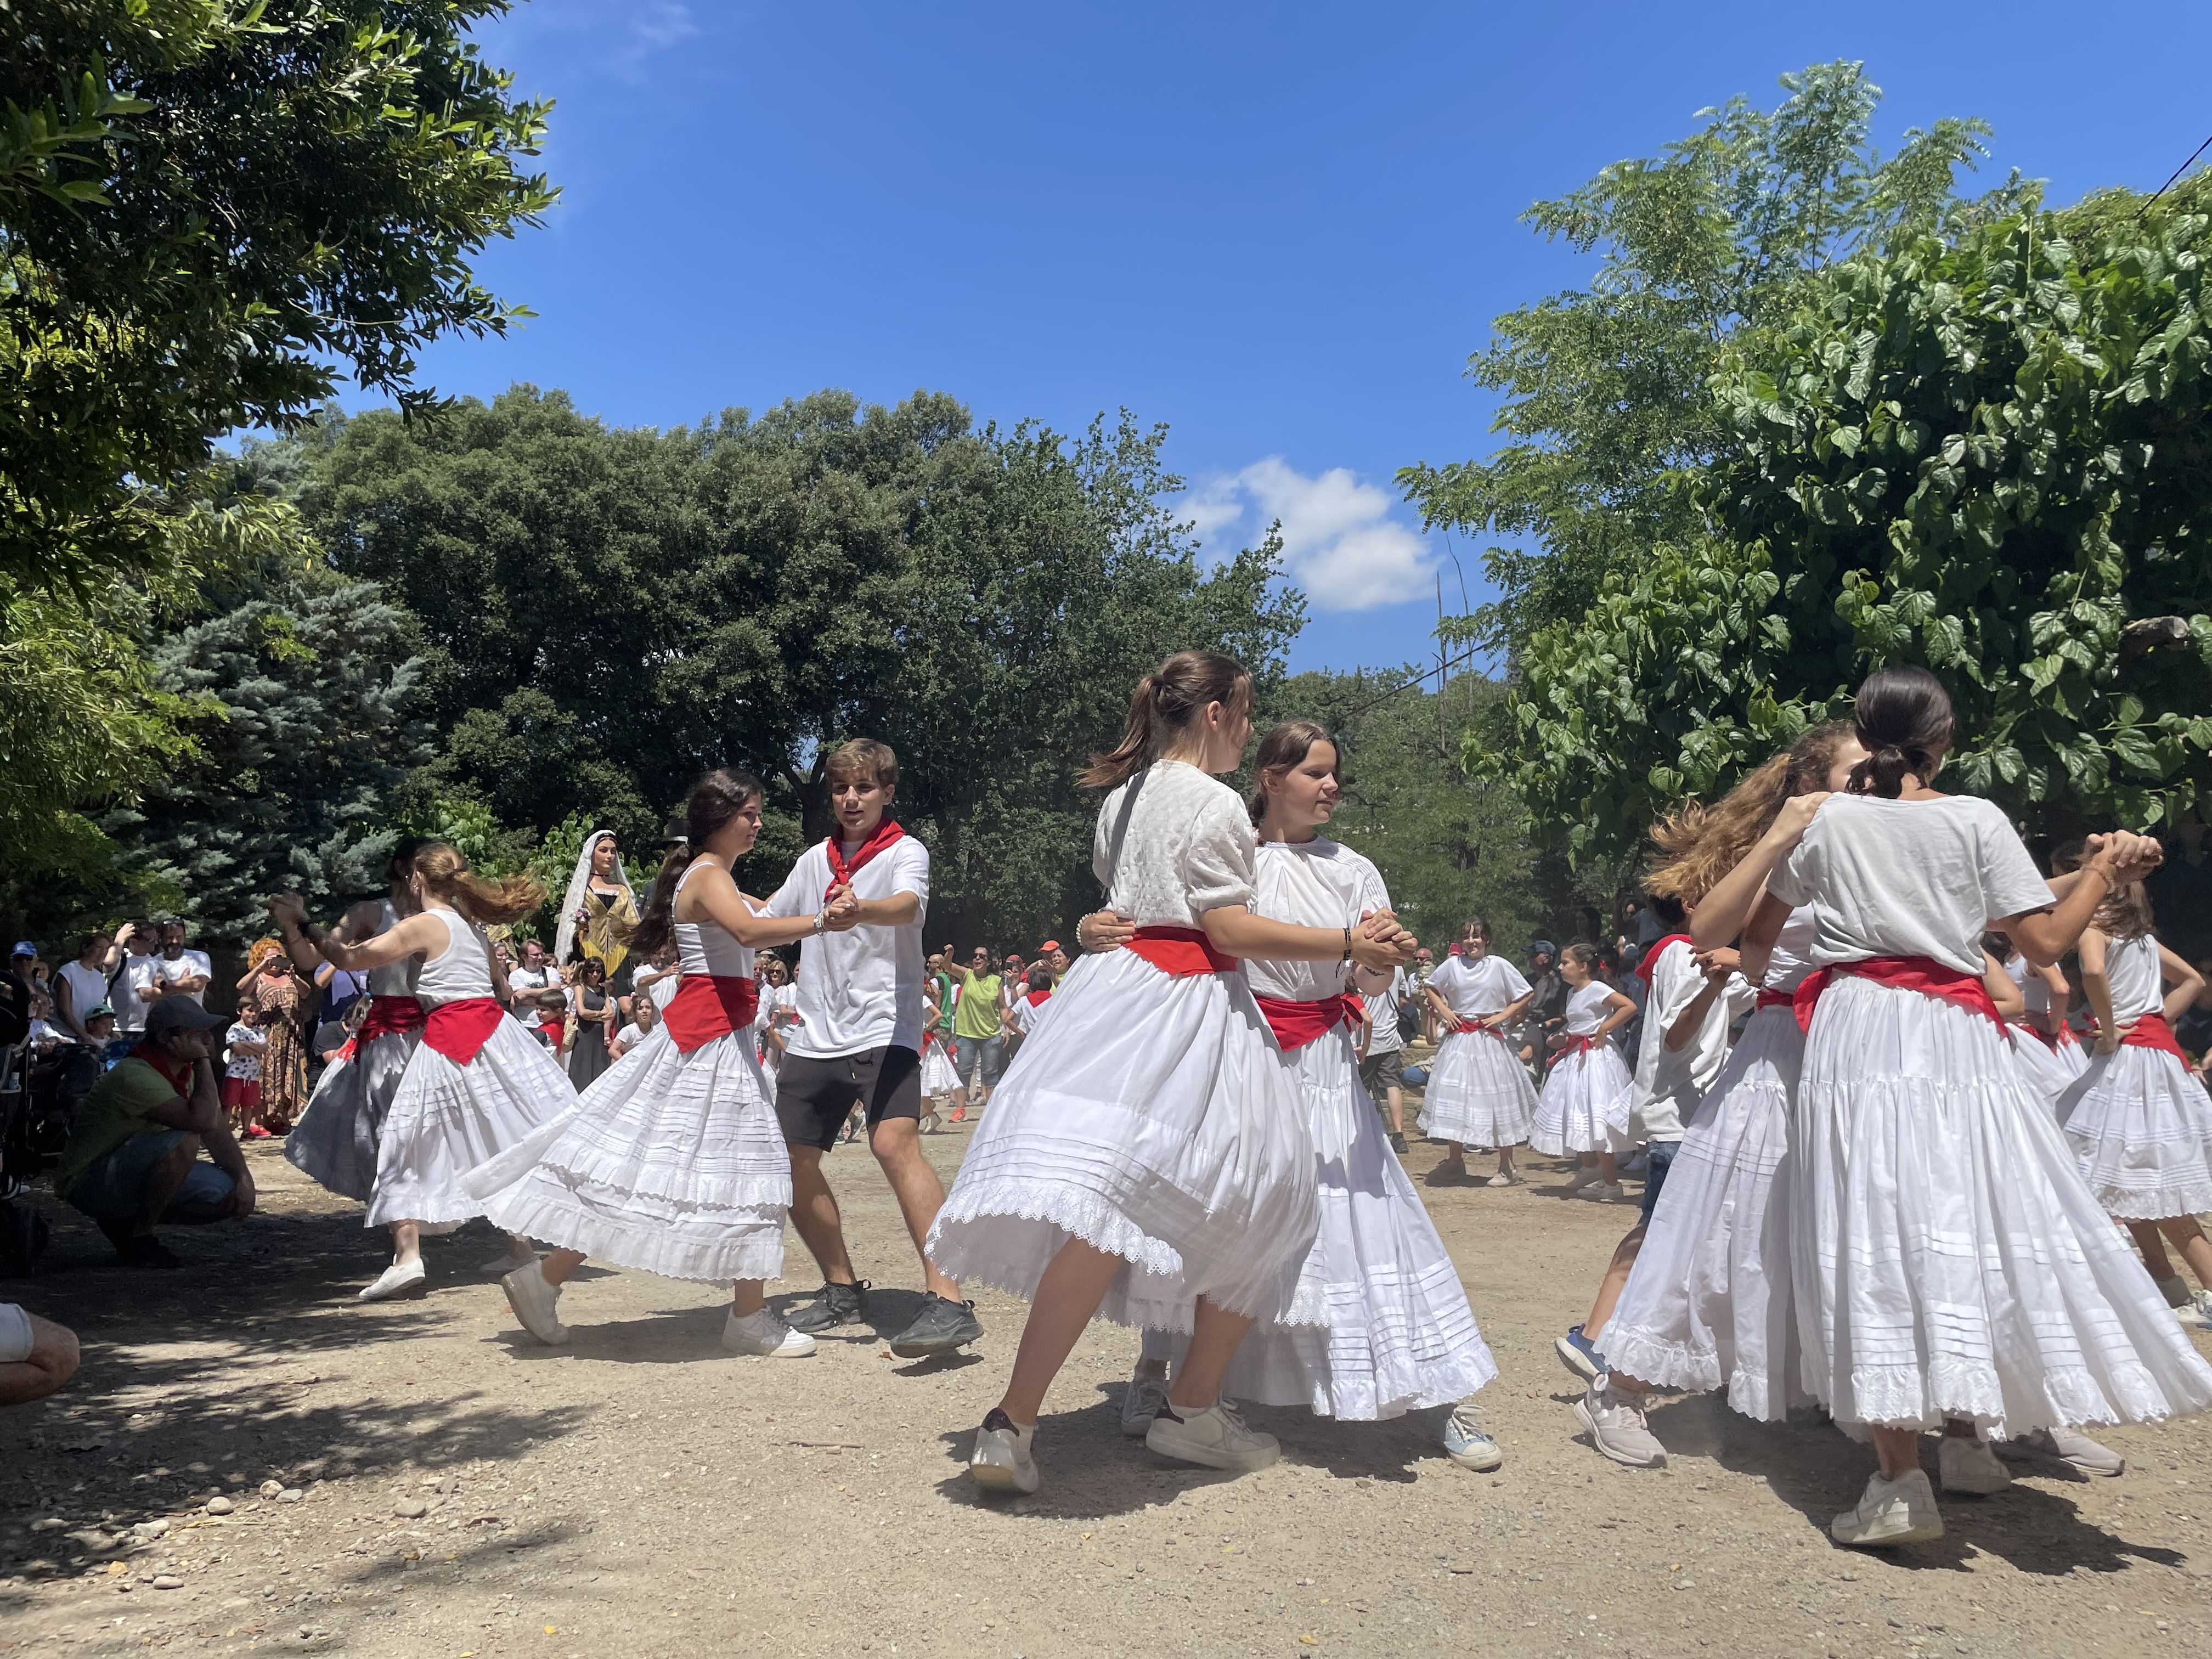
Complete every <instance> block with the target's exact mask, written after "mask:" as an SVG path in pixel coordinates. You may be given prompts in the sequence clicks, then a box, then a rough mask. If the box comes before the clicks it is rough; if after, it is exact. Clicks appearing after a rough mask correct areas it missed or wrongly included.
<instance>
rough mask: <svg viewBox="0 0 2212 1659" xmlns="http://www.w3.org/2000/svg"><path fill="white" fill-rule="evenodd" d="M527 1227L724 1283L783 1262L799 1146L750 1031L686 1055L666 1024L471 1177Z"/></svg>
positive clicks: (510, 1226) (492, 1212) (521, 1230)
mask: <svg viewBox="0 0 2212 1659" xmlns="http://www.w3.org/2000/svg"><path fill="white" fill-rule="evenodd" d="M463 1184H464V1185H465V1187H466V1188H467V1189H468V1191H469V1193H470V1194H471V1195H472V1196H474V1197H477V1198H479V1199H481V1200H483V1205H484V1213H485V1214H486V1215H487V1216H489V1217H490V1218H491V1219H492V1221H493V1222H494V1223H495V1224H496V1225H499V1226H501V1227H504V1228H505V1229H506V1230H507V1231H508V1232H511V1233H513V1234H515V1235H517V1236H518V1237H526V1238H535V1239H538V1240H540V1241H542V1242H543V1243H547V1244H553V1245H557V1246H560V1247H562V1248H563V1249H571V1250H580V1251H582V1252H583V1253H584V1254H585V1255H587V1256H590V1257H592V1258H593V1259H594V1260H595V1261H603V1262H606V1263H608V1264H610V1265H611V1266H613V1267H635V1268H636V1269H638V1270H639V1271H641V1272H643V1273H659V1274H660V1275H661V1276H662V1277H663V1278H665V1279H694V1280H697V1281H699V1282H701V1283H704V1284H724V1283H726V1282H728V1281H729V1280H731V1279H775V1278H777V1277H778V1276H780V1275H781V1273H782V1272H783V1222H784V1216H785V1213H786V1212H787V1210H788V1209H789V1208H790V1206H791V1156H790V1154H789V1153H788V1152H786V1151H785V1149H784V1144H783V1132H782V1130H781V1128H780V1127H778V1125H777V1122H776V1115H775V1106H774V1104H773V1103H771V1101H770V1098H769V1087H768V1083H767V1080H766V1079H764V1078H763V1076H762V1074H761V1069H760V1064H759V1062H758V1061H757V1060H756V1059H755V1058H754V1055H753V1034H752V1032H751V1031H750V1030H743V1031H733V1032H732V1033H730V1034H729V1035H728V1036H720V1037H716V1038H715V1039H714V1041H713V1042H707V1043H702V1044H701V1045H700V1046H699V1047H698V1048H695V1049H693V1050H692V1051H691V1052H690V1054H683V1053H680V1052H679V1051H678V1048H677V1047H676V1042H675V1039H674V1038H672V1037H671V1036H669V1035H668V1028H667V1027H665V1026H655V1027H654V1028H653V1030H651V1031H650V1032H648V1033H647V1036H646V1039H645V1041H644V1042H641V1043H639V1044H638V1046H637V1047H636V1048H634V1049H632V1050H631V1051H630V1052H629V1054H624V1055H623V1057H622V1058H621V1059H620V1060H617V1061H616V1062H615V1064H614V1065H613V1066H611V1068H610V1069H609V1070H608V1071H606V1072H605V1073H604V1074H603V1075H601V1076H600V1077H599V1079H598V1080H597V1081H596V1082H594V1083H593V1084H592V1085H591V1087H590V1088H588V1089H586V1090H585V1091H584V1092H583V1094H582V1095H581V1096H580V1097H579V1098H578V1100H577V1101H576V1103H575V1104H574V1107H572V1108H571V1109H569V1110H568V1111H567V1112H564V1113H562V1115H561V1116H559V1117H558V1118H556V1119H555V1120H554V1121H552V1122H550V1123H549V1124H547V1125H546V1126H545V1127H544V1128H542V1129H540V1130H539V1131H538V1133H536V1134H534V1135H532V1136H531V1137H530V1138H529V1139H526V1140H524V1141H521V1142H519V1143H518V1144H517V1145H515V1146H513V1147H511V1148H509V1149H508V1150H507V1152H503V1153H501V1155H500V1156H499V1157H497V1158H493V1159H491V1160H490V1161H489V1162H488V1163H486V1164H483V1166H482V1167H481V1168H479V1169H477V1170H471V1171H470V1173H469V1175H468V1176H467V1177H466V1179H465V1182H464V1183H463Z"/></svg>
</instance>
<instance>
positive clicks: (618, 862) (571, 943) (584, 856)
mask: <svg viewBox="0 0 2212 1659" xmlns="http://www.w3.org/2000/svg"><path fill="white" fill-rule="evenodd" d="M613 833H614V831H613V830H611V829H594V830H592V833H591V834H590V835H588V836H585V837H584V850H583V851H582V852H580V853H579V854H576V872H575V874H574V875H572V876H570V877H569V878H568V893H567V895H566V896H564V897H562V901H561V926H560V928H559V931H557V932H556V933H555V934H554V935H553V965H554V966H555V967H556V968H565V967H566V966H568V957H569V953H570V952H571V951H574V949H575V948H576V912H577V911H578V910H579V909H580V908H583V903H584V889H585V888H586V886H587V885H588V884H590V882H591V879H592V848H594V847H597V846H598V845H599V842H601V841H603V840H605V838H606V837H607V836H611V835H612V834H613ZM614 879H615V884H616V885H617V886H620V887H625V888H629V894H630V900H631V902H633V903H635V902H636V899H637V890H636V889H635V888H634V887H630V885H629V875H628V873H627V872H624V871H623V861H622V854H620V853H617V854H615V867H614Z"/></svg>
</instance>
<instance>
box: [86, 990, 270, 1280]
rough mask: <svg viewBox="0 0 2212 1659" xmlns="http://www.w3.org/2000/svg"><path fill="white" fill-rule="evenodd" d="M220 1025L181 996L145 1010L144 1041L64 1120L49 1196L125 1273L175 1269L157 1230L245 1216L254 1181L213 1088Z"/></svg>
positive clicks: (218, 1017) (220, 1019)
mask: <svg viewBox="0 0 2212 1659" xmlns="http://www.w3.org/2000/svg"><path fill="white" fill-rule="evenodd" d="M228 1023H229V1019H228V1016H227V1015H223V1014H216V1013H210V1012H208V1011H207V1010H206V1009H205V1008H203V1007H201V1006H199V1004H197V1002H194V1001H193V1000H191V998H190V997H188V996H182V995H179V996H167V997H163V998H162V999H161V1000H159V1001H158V1002H156V1003H155V1004H154V1005H153V1006H151V1007H150V1008H149V1009H148V1010H147V1011H146V1033H145V1036H144V1037H143V1040H142V1041H140V1042H138V1043H137V1044H136V1045H135V1046H134V1047H133V1048H131V1052H130V1054H128V1055H126V1056H125V1058H124V1059H122V1060H118V1062H117V1063H116V1065H115V1066H114V1068H113V1069H112V1070H111V1071H109V1072H108V1073H106V1075H104V1076H103V1077H101V1079H100V1081H99V1082H97V1083H95V1084H94V1085H93V1086H92V1092H91V1093H90V1094H88V1095H87V1096H86V1097H84V1099H83V1100H82V1101H81V1102H80V1103H78V1105H77V1109H76V1116H75V1117H73V1118H72V1119H71V1120H70V1136H69V1144H68V1145H67V1146H64V1147H63V1148H62V1162H61V1168H60V1169H58V1170H56V1171H55V1172H54V1192H55V1194H56V1195H57V1196H58V1197H60V1198H62V1199H64V1200H67V1201H68V1202H69V1203H70V1204H71V1205H74V1206H76V1208H77V1209H79V1210H82V1212H84V1213H85V1214H87V1215H88V1216H90V1217H91V1218H93V1219H94V1221H96V1222H98V1223H99V1224H100V1231H101V1232H103V1233H105V1234H106V1236H107V1238H108V1242H109V1243H112V1244H113V1245H114V1246H115V1249H116V1250H117V1252H118V1254H119V1255H121V1256H122V1258H123V1260H124V1261H125V1262H126V1263H128V1264H129V1265H131V1267H179V1266H180V1265H182V1264H181V1263H180V1262H179V1261H178V1259H177V1257H176V1256H175V1255H173V1254H172V1253H171V1252H170V1250H169V1249H168V1247H167V1245H165V1244H163V1243H161V1240H159V1239H157V1238H155V1237H154V1229H155V1226H156V1225H168V1226H187V1227H189V1226H199V1225H204V1224H205V1223H208V1222H211V1221H234V1220H243V1219H244V1218H246V1217H247V1216H249V1215H251V1214H252V1213H253V1177H252V1176H251V1175H249V1174H247V1173H246V1158H245V1157H244V1155H243V1154H242V1153H240V1151H239V1150H238V1142H237V1141H236V1140H234V1139H232V1137H231V1133H230V1126H229V1124H228V1123H227V1122H226V1121H224V1119H223V1113H222V1099H221V1097H220V1096H219V1095H218V1094H217V1092H216V1077H215V1045H216V1035H215V1034H216V1032H217V1031H219V1030H222V1027H223V1026H225V1025H226V1024H228ZM203 1151H204V1152H206V1153H207V1155H208V1159H209V1160H212V1161H204V1160H203V1159H202V1158H201V1157H200V1153H201V1152H203Z"/></svg>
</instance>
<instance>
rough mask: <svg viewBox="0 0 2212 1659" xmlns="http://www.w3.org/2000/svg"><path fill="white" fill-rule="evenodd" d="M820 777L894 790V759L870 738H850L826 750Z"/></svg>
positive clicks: (886, 747) (885, 748) (895, 758)
mask: <svg viewBox="0 0 2212 1659" xmlns="http://www.w3.org/2000/svg"><path fill="white" fill-rule="evenodd" d="M745 775H748V774H740V776H745ZM822 776H823V781H825V782H829V783H836V782H837V781H840V780H842V779H845V778H865V779H866V780H867V781H869V782H871V783H878V784H881V785H882V786H883V787H884V788H886V789H892V788H896V787H897V786H898V757H897V756H896V754H894V753H893V752H892V751H891V746H890V744H887V743H878V742H877V741H876V740H875V739H874V738H853V739H852V740H851V741H850V742H848V743H841V744H838V745H837V746H836V748H835V749H833V750H830V751H829V759H828V760H827V761H825V762H823V765H822Z"/></svg>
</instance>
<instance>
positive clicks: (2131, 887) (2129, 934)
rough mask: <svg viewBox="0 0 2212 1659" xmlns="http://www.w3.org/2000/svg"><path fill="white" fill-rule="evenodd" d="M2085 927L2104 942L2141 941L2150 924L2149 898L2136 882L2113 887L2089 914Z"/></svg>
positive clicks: (2145, 935)
mask: <svg viewBox="0 0 2212 1659" xmlns="http://www.w3.org/2000/svg"><path fill="white" fill-rule="evenodd" d="M2089 925H2090V926H2091V927H2094V928H2095V929H2096V930H2097V931H2098V932H2099V933H2102V934H2104V935H2105V936H2106V938H2107V939H2143V938H2146V937H2148V935H2149V933H2150V931H2151V927H2152V925H2153V924H2152V921H2151V914H2150V895H2149V894H2148V893H2147V892H2145V891H2144V890H2143V884H2142V883H2141V882H2139V881H2130V882H2126V883H2124V884H2121V885H2120V886H2118V887H2115V888H2114V889H2112V891H2111V892H2109V893H2107V894H2106V895H2105V896H2104V900H2103V902H2100V904H2099V905H2098V906H2097V908H2096V909H2095V910H2094V911H2093V912H2092V913H2091V914H2090V916H2089Z"/></svg>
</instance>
